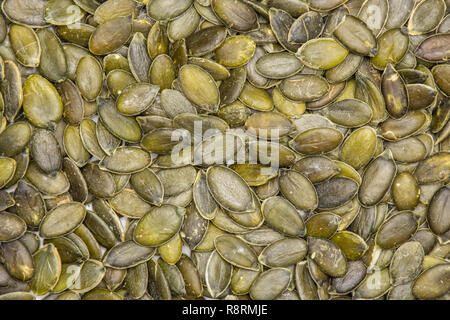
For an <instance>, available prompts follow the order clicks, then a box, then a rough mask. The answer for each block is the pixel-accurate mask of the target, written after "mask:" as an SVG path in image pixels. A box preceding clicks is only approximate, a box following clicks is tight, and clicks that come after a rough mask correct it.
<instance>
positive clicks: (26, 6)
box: [2, 0, 47, 28]
mask: <svg viewBox="0 0 450 320" xmlns="http://www.w3.org/2000/svg"><path fill="white" fill-rule="evenodd" d="M46 5H47V1H44V0H38V1H36V0H25V1H20V0H5V1H3V3H2V11H3V13H4V14H5V15H6V17H7V18H8V19H9V20H11V21H13V22H15V23H20V24H24V25H28V26H30V27H36V28H38V27H44V26H45V25H47V22H46V21H45V20H44V12H45V7H46Z"/></svg>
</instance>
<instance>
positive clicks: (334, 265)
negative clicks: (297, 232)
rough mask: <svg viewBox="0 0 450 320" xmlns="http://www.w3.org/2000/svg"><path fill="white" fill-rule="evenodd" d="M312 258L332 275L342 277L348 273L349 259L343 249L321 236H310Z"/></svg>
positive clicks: (325, 271) (309, 244) (309, 246)
mask: <svg viewBox="0 0 450 320" xmlns="http://www.w3.org/2000/svg"><path fill="white" fill-rule="evenodd" d="M308 252H309V256H310V258H311V259H312V260H313V261H314V262H315V263H317V265H318V266H319V268H320V269H321V270H322V271H323V272H324V273H325V274H327V275H329V276H331V277H342V276H344V275H345V274H346V273H347V260H346V259H345V255H344V253H343V252H342V250H341V249H340V248H339V247H338V246H337V245H335V244H334V243H333V242H331V241H329V240H325V239H320V238H312V237H310V238H308Z"/></svg>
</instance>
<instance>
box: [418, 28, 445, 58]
mask: <svg viewBox="0 0 450 320" xmlns="http://www.w3.org/2000/svg"><path fill="white" fill-rule="evenodd" d="M449 38H450V36H449V35H448V34H445V33H444V34H436V35H432V36H430V37H428V38H426V39H424V40H423V41H422V42H421V43H420V44H419V45H418V47H417V48H416V51H415V55H416V56H417V57H418V58H420V59H422V60H425V61H429V62H434V63H439V62H446V61H447V60H448V57H449V55H448V47H449Z"/></svg>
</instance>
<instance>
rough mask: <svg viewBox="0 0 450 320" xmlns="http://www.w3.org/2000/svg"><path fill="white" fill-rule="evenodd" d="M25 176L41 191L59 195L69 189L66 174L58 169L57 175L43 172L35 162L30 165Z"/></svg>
mask: <svg viewBox="0 0 450 320" xmlns="http://www.w3.org/2000/svg"><path fill="white" fill-rule="evenodd" d="M25 177H26V178H27V179H28V181H30V183H31V184H32V185H33V186H34V187H36V189H38V190H39V191H40V192H42V193H45V194H48V195H52V196H58V195H61V194H63V193H64V192H67V191H68V190H69V187H70V185H69V181H68V180H67V177H66V175H65V174H64V173H63V172H61V171H58V172H57V173H56V175H50V174H46V173H45V172H43V171H42V170H41V169H40V168H39V167H38V166H37V165H36V164H35V163H34V162H31V163H30V165H29V166H28V170H27V172H26V174H25Z"/></svg>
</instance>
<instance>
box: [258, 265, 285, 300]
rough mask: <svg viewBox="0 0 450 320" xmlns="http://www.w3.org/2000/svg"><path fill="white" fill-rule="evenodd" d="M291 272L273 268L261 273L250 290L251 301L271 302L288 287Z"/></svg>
mask: <svg viewBox="0 0 450 320" xmlns="http://www.w3.org/2000/svg"><path fill="white" fill-rule="evenodd" d="M290 281H291V271H289V270H288V269H284V268H273V269H270V270H267V271H265V272H263V273H261V274H260V275H259V276H258V278H256V280H255V282H253V284H252V286H251V288H250V297H251V298H252V300H272V299H275V298H276V297H278V296H279V295H280V294H281V293H282V292H283V291H284V290H286V288H287V287H288V286H289V282H290Z"/></svg>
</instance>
